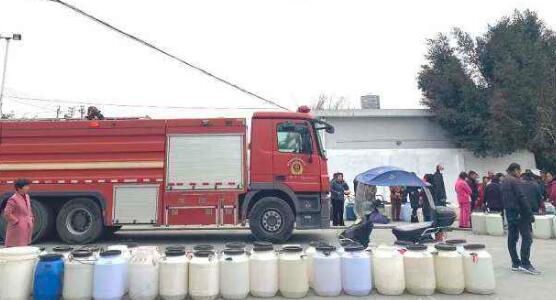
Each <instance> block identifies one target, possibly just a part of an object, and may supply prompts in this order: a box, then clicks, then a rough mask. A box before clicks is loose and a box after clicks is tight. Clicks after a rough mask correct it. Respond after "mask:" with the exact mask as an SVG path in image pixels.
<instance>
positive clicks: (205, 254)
mask: <svg viewBox="0 0 556 300" xmlns="http://www.w3.org/2000/svg"><path fill="white" fill-rule="evenodd" d="M211 255H214V251H212V250H197V251H195V252H193V256H196V257H209V256H211Z"/></svg>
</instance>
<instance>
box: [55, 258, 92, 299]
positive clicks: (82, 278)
mask: <svg viewBox="0 0 556 300" xmlns="http://www.w3.org/2000/svg"><path fill="white" fill-rule="evenodd" d="M94 263H95V256H94V253H93V252H91V251H89V250H76V251H73V252H72V253H71V255H70V256H69V257H68V259H67V260H66V261H65V262H64V283H63V288H62V296H63V298H64V300H89V299H92V298H93V279H94V278H93V276H94Z"/></svg>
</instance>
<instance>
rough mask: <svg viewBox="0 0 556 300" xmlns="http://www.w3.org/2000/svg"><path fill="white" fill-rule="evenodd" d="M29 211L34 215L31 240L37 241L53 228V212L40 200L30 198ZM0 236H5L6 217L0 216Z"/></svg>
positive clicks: (3, 237)
mask: <svg viewBox="0 0 556 300" xmlns="http://www.w3.org/2000/svg"><path fill="white" fill-rule="evenodd" d="M31 211H32V212H33V216H34V217H35V219H34V223H33V240H32V242H33V243H34V242H37V241H40V240H42V239H44V238H45V237H46V236H48V235H49V234H50V233H52V230H53V229H54V212H53V211H52V209H51V208H50V207H48V206H46V205H44V204H43V203H42V202H40V201H36V200H31ZM0 236H2V239H5V238H6V219H5V218H4V217H3V216H2V218H0Z"/></svg>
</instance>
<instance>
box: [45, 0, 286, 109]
mask: <svg viewBox="0 0 556 300" xmlns="http://www.w3.org/2000/svg"><path fill="white" fill-rule="evenodd" d="M50 1H52V2H56V3H59V4H62V5H63V6H65V7H67V8H69V9H71V10H73V11H75V12H77V13H79V14H81V15H83V16H85V17H87V18H89V19H91V20H93V21H95V22H97V23H99V24H101V25H103V26H105V27H108V28H110V29H111V30H113V31H116V32H118V33H120V34H122V35H124V36H126V37H128V38H130V39H132V40H134V41H136V42H138V43H140V44H143V45H144V46H147V47H149V48H151V49H153V50H155V51H158V52H160V53H162V54H164V55H166V56H168V57H170V58H172V59H174V60H176V61H178V62H180V63H182V64H184V65H186V66H188V67H190V68H193V69H195V70H197V71H199V72H201V73H203V74H205V75H207V76H209V77H212V78H214V79H216V80H217V81H220V82H222V83H224V84H226V85H228V86H231V87H233V88H235V89H237V90H239V91H241V92H243V93H245V94H248V95H250V96H253V97H255V98H257V99H259V100H262V101H264V102H266V103H269V104H272V105H274V106H277V107H279V108H281V109H285V110H289V109H288V108H286V107H284V106H282V105H280V104H278V103H276V102H274V101H272V100H269V99H266V98H264V97H262V96H259V95H258V94H255V93H253V92H250V91H248V90H247V89H245V88H243V87H240V86H239V85H237V84H235V83H232V82H230V81H228V80H226V79H224V78H222V77H219V76H217V75H214V74H212V73H211V72H209V71H207V70H205V69H203V68H201V67H198V66H196V65H194V64H192V63H189V62H187V61H185V60H183V59H181V58H179V57H177V56H175V55H173V54H171V53H169V52H167V51H165V50H163V49H161V48H159V47H157V46H155V45H153V44H151V43H149V42H147V41H145V40H143V39H141V38H139V37H136V36H134V35H132V34H130V33H127V32H125V31H123V30H121V29H119V28H117V27H115V26H113V25H111V24H109V23H107V22H106V21H103V20H101V19H99V18H97V17H95V16H93V15H91V14H89V13H86V12H84V11H83V10H81V9H79V8H77V7H75V6H73V5H71V4H68V3H66V2H64V1H61V0H50Z"/></svg>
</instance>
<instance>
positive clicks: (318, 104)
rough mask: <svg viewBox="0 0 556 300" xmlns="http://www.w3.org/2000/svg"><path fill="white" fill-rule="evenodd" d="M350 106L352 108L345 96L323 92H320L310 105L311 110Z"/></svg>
mask: <svg viewBox="0 0 556 300" xmlns="http://www.w3.org/2000/svg"><path fill="white" fill-rule="evenodd" d="M350 108H352V106H351V105H350V103H349V102H348V101H347V99H346V98H345V97H338V98H335V97H333V96H327V95H325V94H320V95H319V98H318V99H317V100H316V101H315V102H314V103H313V104H312V105H311V109H312V110H325V109H328V110H339V109H350Z"/></svg>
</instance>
